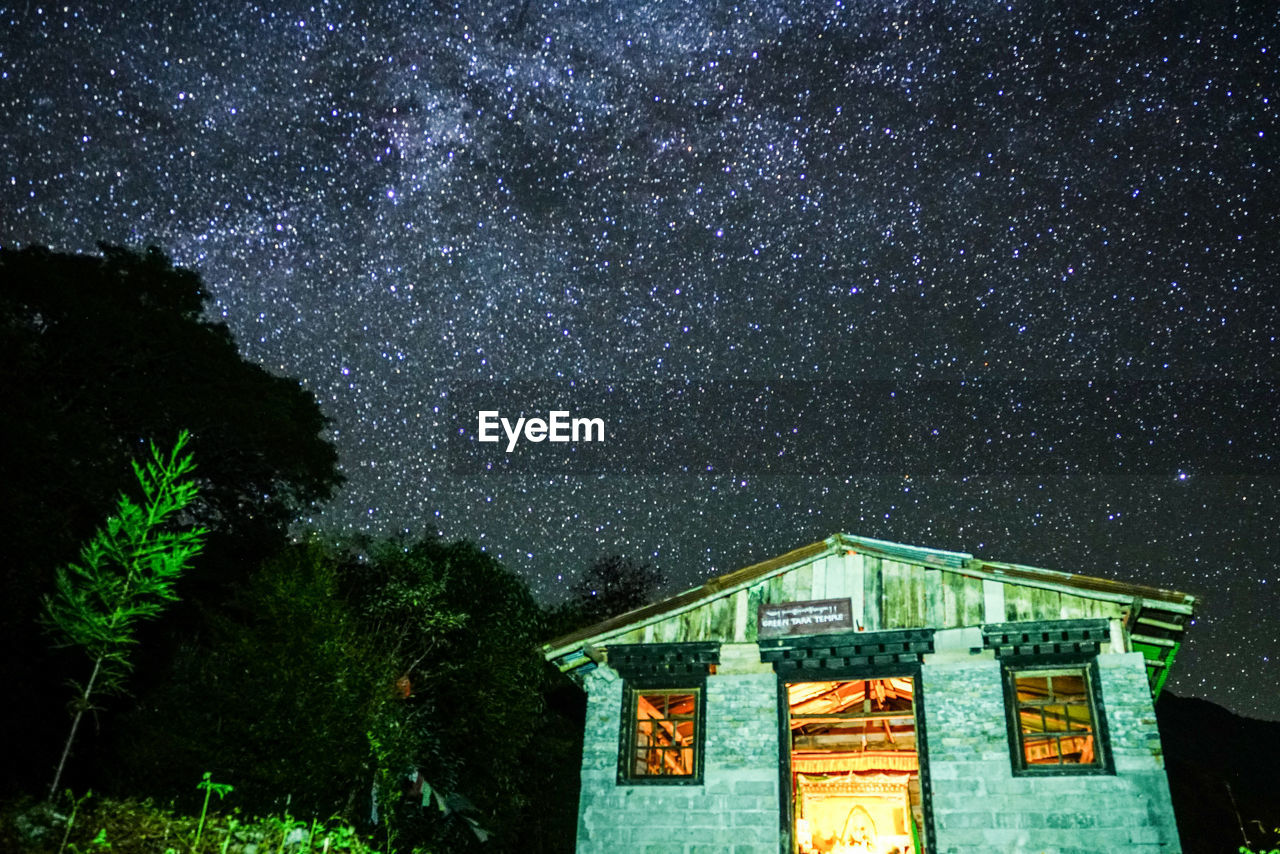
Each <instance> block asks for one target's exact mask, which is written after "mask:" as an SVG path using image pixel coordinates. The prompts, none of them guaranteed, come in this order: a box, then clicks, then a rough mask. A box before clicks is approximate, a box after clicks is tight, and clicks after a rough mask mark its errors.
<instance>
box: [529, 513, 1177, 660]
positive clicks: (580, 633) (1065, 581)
mask: <svg viewBox="0 0 1280 854" xmlns="http://www.w3.org/2000/svg"><path fill="white" fill-rule="evenodd" d="M846 550H847V551H854V552H859V553H862V554H868V555H873V556H878V557H887V558H891V559H893V560H898V561H902V562H905V563H913V564H919V565H922V566H928V567H932V568H936V569H943V570H947V571H951V572H958V573H961V574H964V575H970V576H974V577H978V578H990V579H992V580H997V581H1003V582H1007V583H1012V584H1024V585H1027V586H1032V587H1042V588H1048V589H1058V590H1063V591H1067V592H1071V593H1073V594H1075V595H1077V596H1083V597H1086V598H1092V599H1104V600H1107V601H1113V602H1132V601H1135V600H1142V601H1143V602H1144V604H1145V606H1146V607H1147V608H1155V609H1157V610H1159V611H1167V612H1169V613H1173V614H1184V615H1186V614H1190V613H1191V609H1192V607H1193V606H1194V604H1195V601H1196V600H1195V597H1194V596H1191V595H1189V594H1187V593H1179V592H1177V591H1174V590H1165V589H1162V588H1158V587H1148V586H1146V585H1141V584H1129V583H1126V582H1121V581H1113V580H1110V579H1106V578H1096V577H1091V576H1086V575H1075V574H1073V573H1069V572H1060V571H1057V570H1052V569H1041V568H1039V567H1034V566H1023V565H1021V564H1013V563H998V562H995V561H986V560H978V559H975V558H974V557H973V555H970V554H967V553H965V552H953V551H944V550H941V549H930V548H924V547H922V546H911V545H906V544H903V543H893V542H889V541H887V540H877V539H873V538H870V537H859V536H856V535H853V534H834V535H832V536H830V537H828V538H827V539H825V540H820V541H818V542H816V543H810V544H809V545H807V546H802V547H800V548H798V549H793V550H792V551H789V552H787V553H786V554H783V555H779V556H778V557H775V558H770V559H769V560H765V561H761V562H760V563H754V564H751V565H750V566H746V567H743V568H742V569H738V570H735V571H733V572H730V573H727V574H725V575H720V576H716V577H715V578H711V579H708V580H707V581H706V582H705V583H704V584H702V585H700V586H698V587H694V588H691V589H689V590H686V591H684V592H682V593H678V594H676V595H675V596H672V597H670V598H667V599H663V600H662V601H660V602H655V603H653V604H652V605H646V606H645V607H643V608H638V609H636V610H634V611H628V612H627V613H625V614H619V615H618V616H616V617H610V618H609V619H607V620H603V621H601V622H599V623H596V624H594V625H590V626H586V627H584V628H582V629H579V630H577V631H575V632H570V633H569V634H567V635H564V636H562V637H558V638H556V639H554V640H552V641H550V642H549V643H547V644H545V645H544V646H543V647H542V651H543V654H544V655H545V656H546V657H547V658H548V659H554V658H559V657H560V656H562V655H565V654H567V653H570V652H573V651H574V650H576V649H579V648H581V647H583V646H584V645H586V644H589V643H600V642H603V641H605V640H607V639H609V638H610V637H616V636H617V635H620V634H623V633H625V632H628V631H631V630H633V629H636V628H640V627H642V626H645V625H649V624H651V623H655V622H659V621H661V620H665V619H668V618H670V617H674V616H677V615H679V614H681V613H684V612H685V611H688V610H691V609H693V608H696V607H698V606H700V605H702V604H704V603H706V602H709V601H711V600H713V599H716V598H719V597H721V596H727V595H729V594H730V593H733V592H735V591H737V590H740V589H742V588H745V587H750V586H752V585H754V584H756V583H758V582H759V581H762V580H764V579H766V578H769V577H771V576H773V575H779V574H782V573H784V572H787V571H790V570H792V569H795V568H797V567H800V566H803V565H805V564H807V563H812V562H813V561H815V560H818V559H819V558H822V557H825V556H826V555H831V554H839V553H841V552H843V551H846Z"/></svg>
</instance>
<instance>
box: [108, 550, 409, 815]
mask: <svg viewBox="0 0 1280 854" xmlns="http://www.w3.org/2000/svg"><path fill="white" fill-rule="evenodd" d="M206 622H207V623H208V624H209V626H210V627H211V630H210V632H209V633H208V634H207V635H206V636H205V637H204V638H202V640H201V643H199V644H192V645H190V646H187V647H186V648H184V649H183V650H182V651H181V652H180V653H179V655H178V657H177V663H176V666H175V669H174V673H173V678H172V679H171V680H170V681H169V683H168V685H167V686H166V688H165V689H164V690H163V691H157V692H155V693H154V694H153V696H152V698H151V699H152V704H151V705H150V706H149V707H147V708H143V709H140V710H138V711H137V712H135V713H134V714H133V715H131V716H130V719H129V722H128V738H127V740H125V741H124V742H123V743H122V744H121V746H120V750H119V753H120V755H121V760H120V766H119V769H118V774H119V776H118V777H117V785H118V786H119V787H121V788H124V789H125V790H127V791H140V792H149V793H153V794H156V795H159V796H164V797H166V798H167V797H174V796H177V797H178V798H179V801H180V803H184V804H188V805H189V806H190V807H192V808H195V807H196V806H197V804H195V803H193V802H191V801H189V800H183V799H185V798H189V788H188V787H189V784H188V783H186V782H185V781H187V780H190V779H192V778H198V777H199V776H200V774H201V773H202V771H204V770H205V769H213V773H215V774H216V775H217V776H218V777H219V778H222V779H232V780H235V781H236V792H237V800H238V802H239V803H241V804H242V805H244V806H245V807H246V808H247V809H249V810H251V811H253V812H257V813H263V814H265V813H269V812H271V811H273V810H277V809H280V808H282V807H283V806H284V804H285V802H286V800H287V801H288V803H289V804H290V805H291V808H292V809H293V810H294V811H295V812H296V813H300V814H303V815H320V816H325V815H333V814H340V815H348V816H355V815H358V814H360V813H361V812H363V809H362V807H363V806H364V805H365V804H366V803H367V797H368V791H369V786H370V784H371V780H370V770H369V757H368V745H367V742H366V739H365V732H366V731H367V729H368V721H369V719H370V717H371V715H372V714H373V712H374V710H375V708H376V707H377V705H378V704H379V703H380V702H381V699H382V696H383V695H384V694H386V693H389V692H390V681H389V680H388V679H387V677H386V675H385V673H384V667H383V665H382V662H381V659H380V658H379V657H378V656H377V655H376V654H375V647H374V645H373V644H372V643H371V641H370V639H369V638H368V637H367V633H366V631H365V629H364V628H363V626H362V625H361V624H360V622H359V621H358V620H357V619H356V618H355V616H354V614H353V613H352V611H351V607H350V604H349V603H348V602H347V600H346V599H345V597H344V595H343V593H342V590H341V587H340V567H339V565H338V564H337V562H336V561H335V560H334V559H333V557H332V556H331V555H329V554H328V553H327V552H326V551H325V550H324V549H323V548H322V547H321V546H319V545H317V544H312V543H305V544H299V545H295V546H290V547H288V548H286V549H284V550H283V551H281V552H280V553H279V554H278V555H276V556H275V557H273V558H272V559H270V560H268V561H267V562H266V563H265V564H264V565H263V566H262V568H261V569H260V570H259V571H258V572H257V573H256V574H255V575H254V577H253V578H252V580H250V581H249V582H247V583H246V584H244V585H243V586H242V587H241V589H240V590H239V591H238V592H237V594H236V596H235V599H234V601H233V602H232V603H230V605H229V606H227V607H226V608H224V609H222V610H220V611H219V612H217V613H212V614H209V615H208V616H207V619H206Z"/></svg>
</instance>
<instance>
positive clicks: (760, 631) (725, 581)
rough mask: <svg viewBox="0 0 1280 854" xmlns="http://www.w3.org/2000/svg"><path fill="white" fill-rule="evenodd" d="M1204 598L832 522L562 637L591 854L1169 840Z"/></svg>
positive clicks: (1139, 849) (1052, 847)
mask: <svg viewBox="0 0 1280 854" xmlns="http://www.w3.org/2000/svg"><path fill="white" fill-rule="evenodd" d="M1194 604H1195V600H1194V599H1193V597H1191V596H1188V595H1186V594H1183V593H1176V592H1173V591H1169V590H1160V589H1155V588H1149V587H1142V586H1138V585H1133V584H1122V583H1119V582H1116V581H1110V580H1106V579H1100V578H1090V577H1088V576H1083V575H1074V574H1070V573H1065V572H1056V571H1052V570H1046V569H1037V568H1034V567H1028V566H1019V565H1016V564H1006V563H994V562H991V561H985V560H979V559H977V558H974V557H973V556H972V555H968V554H962V553H958V552H948V551H938V550H935V549H928V548H918V547H915V546H905V545H900V544H897V543H888V542H884V541H880V540H872V539H867V538H864V537H855V536H850V535H847V534H837V535H835V536H832V537H830V538H828V539H827V540H824V541H822V542H818V543H814V544H812V545H809V546H805V547H803V548H800V549H796V550H795V551H792V552H790V553H788V554H785V555H782V556H781V557H778V558H775V559H773V560H769V561H765V562H763V563H759V564H756V565H754V566H749V567H746V568H745V569H740V570H738V571H736V572H732V573H729V574H728V575H723V576H720V577H718V578H713V579H711V580H710V581H708V582H707V583H706V584H704V585H702V586H701V587H698V588H694V589H692V590H688V591H686V592H684V593H681V594H679V595H677V596H673V597H671V598H669V599H667V600H665V601H662V602H658V603H656V604H654V605H650V606H647V607H644V608H641V609H638V610H635V611H632V612H630V613H627V614H623V615H621V616H619V617H615V618H612V619H610V620H606V621H604V622H602V623H598V624H596V625H594V626H590V627H588V628H586V629H583V630H581V631H577V632H574V633H573V634H570V635H567V636H565V637H561V638H558V639H556V640H554V641H552V642H551V643H549V644H547V645H546V646H545V647H544V649H543V652H544V654H545V655H546V657H547V659H548V660H551V661H553V662H555V663H556V664H558V665H559V667H560V668H561V669H562V670H564V671H566V672H568V673H569V674H570V675H572V676H573V677H574V679H576V680H577V681H578V682H579V684H581V685H582V686H583V687H584V688H585V689H586V691H587V694H588V702H587V724H586V734H585V739H584V744H583V757H582V790H581V801H580V804H579V821H578V842H577V850H578V852H579V854H597V852H600V854H603V852H619V851H626V852H645V854H702V852H731V854H779V852H781V854H788V852H800V853H801V854H814V853H815V852H822V854H828V852H830V854H850V852H859V854H861V853H862V852H877V854H882V852H891V851H894V850H897V851H898V852H901V854H906V852H912V851H915V852H929V853H930V854H949V852H971V851H972V852H979V851H980V852H1058V853H1059V854H1067V852H1112V851H1122V852H1126V854H1144V853H1145V852H1157V851H1159V852H1177V851H1179V850H1180V848H1179V844H1178V834H1177V829H1176V827H1175V825H1174V818H1173V812H1172V807H1171V804H1170V799H1169V789H1168V783H1167V780H1166V777H1165V772H1164V766H1163V761H1162V756H1161V749H1160V737H1159V734H1158V732H1157V729H1156V720H1155V713H1154V706H1153V703H1154V697H1155V696H1156V695H1157V694H1158V693H1159V691H1160V689H1161V686H1162V685H1163V684H1164V681H1165V677H1166V676H1167V674H1168V672H1169V668H1170V666H1171V665H1172V663H1173V659H1174V655H1175V654H1176V652H1177V650H1178V646H1179V643H1180V642H1181V639H1182V633H1183V631H1184V629H1185V627H1186V625H1187V623H1188V621H1189V620H1190V615H1191V612H1192V606H1193V605H1194Z"/></svg>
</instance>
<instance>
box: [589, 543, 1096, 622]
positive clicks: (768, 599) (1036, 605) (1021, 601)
mask: <svg viewBox="0 0 1280 854" xmlns="http://www.w3.org/2000/svg"><path fill="white" fill-rule="evenodd" d="M844 598H848V599H849V600H851V602H852V606H853V618H854V620H855V621H857V622H858V624H859V625H860V626H861V627H862V628H863V629H865V630H867V631H879V630H881V629H911V628H921V627H933V628H938V629H946V628H956V627H960V626H978V625H982V624H983V623H1001V622H1021V621H1025V620H1067V619H1078V618H1084V617H1104V618H1105V617H1118V616H1119V615H1120V606H1119V605H1117V604H1116V603H1113V602H1105V601H1099V600H1096V599H1089V598H1086V597H1083V596H1075V595H1072V594H1070V593H1061V592H1059V591H1056V590H1045V589H1042V588H1038V587H1030V586H1027V585H1022V584H1013V583H1008V582H1003V581H995V580H991V579H982V578H977V577H974V576H971V575H965V574H964V573H962V572H957V571H954V570H950V569H936V568H933V567H927V566H924V565H921V564H915V563H907V562H904V561H898V560H891V559H889V558H879V557H873V556H870V555H863V554H857V553H846V554H840V555H827V556H824V557H821V558H819V559H818V560H816V561H813V562H811V563H807V564H804V565H802V566H798V567H795V568H793V569H790V570H787V571H785V572H782V573H780V574H778V575H775V576H773V577H771V578H766V579H763V580H761V581H759V582H757V583H756V584H754V585H752V586H751V587H749V588H747V589H745V590H738V591H736V592H733V593H726V594H725V595H723V596H721V597H719V598H717V599H713V600H712V601H710V602H707V603H705V604H702V605H700V606H698V607H696V608H694V609H692V610H689V611H686V612H685V613H683V614H678V615H676V616H673V617H667V618H666V619H664V620H662V621H660V622H657V623H653V624H651V625H648V626H643V627H641V628H637V629H633V630H631V631H629V632H627V633H626V634H624V635H621V636H619V637H617V638H614V639H612V640H611V641H610V643H674V642H680V641H714V640H718V641H722V642H734V643H749V642H752V641H754V640H756V614H757V612H758V610H759V607H760V605H761V604H776V603H781V602H800V601H807V600H818V599H844Z"/></svg>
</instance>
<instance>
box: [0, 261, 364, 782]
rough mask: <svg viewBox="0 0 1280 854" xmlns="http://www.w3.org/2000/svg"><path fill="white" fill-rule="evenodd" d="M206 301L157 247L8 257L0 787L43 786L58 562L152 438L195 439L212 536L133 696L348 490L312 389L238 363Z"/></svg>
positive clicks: (51, 707) (1, 422)
mask: <svg viewBox="0 0 1280 854" xmlns="http://www.w3.org/2000/svg"><path fill="white" fill-rule="evenodd" d="M206 307H207V295H206V293H205V291H204V289H203V287H202V285H201V282H200V279H199V277H198V276H197V275H196V274H195V273H194V272H192V271H190V270H184V269H181V268H178V267H175V266H173V264H172V263H170V261H169V259H167V258H166V257H165V256H164V255H163V254H162V253H161V252H160V251H159V250H156V249H151V250H148V251H147V252H146V253H145V254H140V253H134V252H130V251H127V250H125V249H121V248H119V247H109V246H104V247H102V254H101V256H92V255H68V254H58V253H53V252H50V251H48V250H47V249H42V248H38V247H37V248H30V249H23V250H8V249H4V250H0V364H3V365H4V370H3V371H0V471H4V473H5V477H4V478H3V479H0V514H3V516H4V518H5V519H6V520H7V521H8V522H9V526H8V528H7V534H6V538H5V546H6V548H5V560H4V561H3V562H0V684H3V685H4V686H5V693H6V695H7V700H8V702H7V712H8V717H9V720H8V727H9V728H10V730H11V731H21V732H22V733H23V737H22V738H11V739H2V740H0V793H2V792H3V791H4V790H5V789H8V790H13V789H16V788H19V787H27V786H34V785H36V784H37V781H40V782H41V783H43V782H47V779H48V778H47V776H46V770H45V769H46V767H47V766H46V765H44V764H43V763H42V761H41V757H42V756H44V755H46V754H48V753H50V752H51V751H50V745H51V744H54V743H56V742H57V740H58V739H60V737H61V734H60V733H59V732H57V731H56V730H55V729H54V728H53V722H54V721H57V720H59V719H60V709H59V706H60V702H59V701H58V700H57V699H56V698H57V697H58V696H59V694H60V689H59V688H58V681H57V679H56V678H54V677H53V675H52V674H56V673H58V672H63V671H65V665H66V662H65V661H59V660H58V659H59V657H60V656H61V655H63V653H57V652H51V651H50V650H49V649H48V647H47V645H46V644H45V643H44V641H43V639H42V638H41V636H40V632H39V631H38V628H37V621H38V617H39V614H40V608H41V606H40V603H41V597H42V596H44V595H47V594H48V593H50V592H51V591H52V589H53V583H54V579H53V568H54V567H57V566H60V565H63V564H65V563H67V562H68V561H71V560H73V559H74V558H75V556H76V553H77V550H78V548H79V545H80V544H81V543H83V542H85V541H86V540H87V539H88V538H89V537H90V536H91V535H92V533H93V531H94V529H95V528H96V527H97V525H98V524H99V522H100V520H101V519H102V518H104V517H105V516H106V515H108V513H109V512H110V511H111V507H112V504H113V501H114V497H115V496H116V495H117V494H118V493H119V492H120V491H121V490H123V489H125V488H127V486H128V478H127V476H126V475H127V472H128V471H129V464H130V463H131V462H132V461H133V460H135V459H139V458H142V457H144V456H145V453H146V449H147V446H148V442H149V441H150V440H152V439H157V438H160V439H163V438H167V437H171V436H173V435H175V434H176V433H177V432H178V430H179V429H180V428H185V429H189V430H190V431H191V442H190V449H191V451H192V452H193V453H194V454H195V456H196V457H197V458H198V459H199V460H200V461H201V463H200V481H199V482H200V486H201V492H200V498H199V500H198V501H197V502H196V503H195V504H193V505H192V506H191V507H190V508H189V511H188V512H190V513H192V514H193V515H194V516H195V517H196V521H197V522H198V523H199V524H202V525H204V526H206V527H208V528H209V529H210V534H209V536H208V538H207V539H206V542H205V550H204V553H203V554H202V555H201V557H200V559H199V560H198V561H197V562H196V564H195V565H194V566H193V568H192V570H191V572H189V573H188V574H187V575H186V576H184V578H183V579H182V581H181V601H180V602H178V603H176V604H175V606H174V607H172V608H170V609H169V611H168V612H167V613H166V614H165V615H164V616H163V617H162V618H161V619H160V620H158V621H155V622H153V623H152V624H150V625H148V626H147V627H145V628H143V629H142V632H143V635H144V636H145V637H144V640H145V641H147V642H144V643H142V644H140V647H139V650H138V654H137V655H136V656H135V662H134V663H135V665H136V672H135V674H134V676H133V677H132V680H131V686H132V688H133V690H135V691H138V692H140V693H142V694H145V693H146V691H147V690H149V688H150V686H151V685H153V684H156V683H158V682H161V681H162V674H163V672H164V667H165V666H167V659H168V655H169V652H170V651H171V649H172V648H173V647H174V646H175V645H176V642H177V638H178V637H179V636H180V635H181V634H182V633H184V632H188V631H190V630H192V629H191V628H189V626H190V627H194V624H195V620H196V618H197V617H198V615H199V613H200V608H201V607H202V605H204V604H207V603H208V602H210V601H214V600H217V599H218V598H220V597H222V596H224V595H225V591H226V590H227V589H228V588H229V587H231V586H233V585H235V584H237V583H239V582H241V581H243V580H244V578H245V576H246V574H247V573H248V572H250V571H252V570H253V569H254V568H256V567H257V566H259V565H260V564H261V561H262V558H263V556H264V555H266V554H269V553H270V552H271V551H273V550H274V549H276V548H278V547H279V546H280V545H281V544H282V543H283V541H284V535H285V529H286V525H287V524H288V523H289V522H290V521H291V520H293V519H294V518H296V517H297V515H298V514H299V513H300V512H301V511H302V510H303V509H305V508H307V507H310V506H311V505H312V504H314V503H316V502H319V501H323V500H324V499H326V498H328V497H329V496H330V495H331V494H332V492H333V490H334V489H335V488H336V486H337V485H338V483H339V481H340V476H339V475H338V473H337V468H336V464H337V454H336V452H335V450H334V448H333V446H332V445H331V444H330V443H329V442H328V441H327V440H326V439H325V438H324V436H323V435H322V431H323V430H324V428H325V426H326V421H325V418H324V416H323V415H322V414H321V412H320V409H319V407H318V406H317V405H316V402H315V399H314V398H313V396H312V395H311V394H310V393H309V392H307V391H305V390H304V389H302V388H301V387H300V386H299V384H298V383H297V381H295V380H292V379H289V378H285V377H279V376H274V375H272V374H270V373H268V372H267V371H266V370H264V369H263V368H261V367H260V366H258V365H255V364H253V363H251V362H248V361H246V360H245V359H244V358H242V357H241V356H240V354H239V353H238V352H237V350H236V346H235V342H234V340H233V339H232V337H231V334H230V332H229V331H228V329H227V327H226V325H225V324H223V323H220V322H215V321H212V320H209V319H208V318H207V317H206V316H205V309H206ZM159 636H164V642H163V643H160V642H155V641H154V638H156V637H159ZM82 737H83V733H82ZM81 749H83V747H82V748H81ZM82 767H83V766H82Z"/></svg>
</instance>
